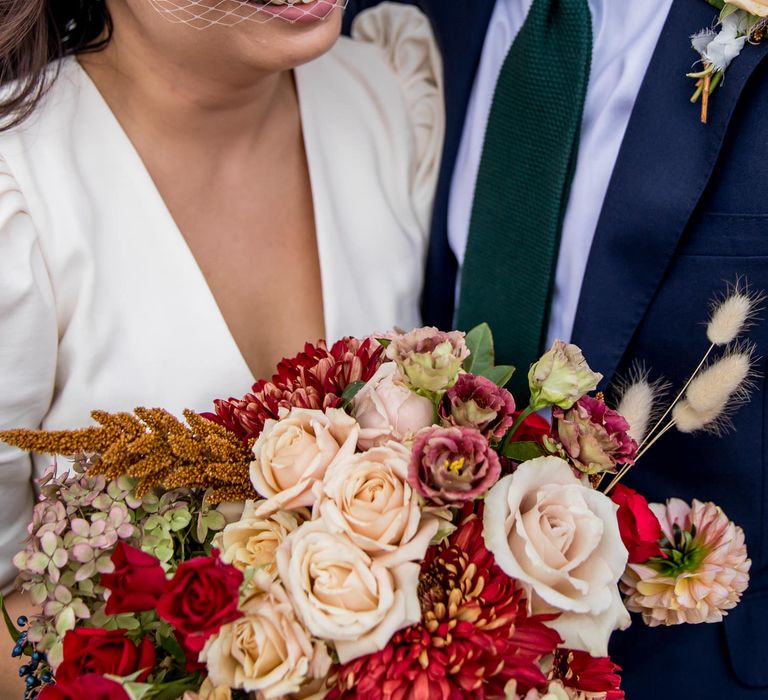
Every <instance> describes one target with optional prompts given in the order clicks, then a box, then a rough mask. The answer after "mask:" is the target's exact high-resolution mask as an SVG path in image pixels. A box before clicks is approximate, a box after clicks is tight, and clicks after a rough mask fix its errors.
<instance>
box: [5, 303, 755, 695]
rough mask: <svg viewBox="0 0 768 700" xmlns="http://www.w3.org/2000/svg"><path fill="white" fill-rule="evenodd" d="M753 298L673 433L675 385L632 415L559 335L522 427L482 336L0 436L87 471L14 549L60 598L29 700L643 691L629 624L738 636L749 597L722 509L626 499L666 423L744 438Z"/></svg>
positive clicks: (27, 650) (377, 344)
mask: <svg viewBox="0 0 768 700" xmlns="http://www.w3.org/2000/svg"><path fill="white" fill-rule="evenodd" d="M755 303H756V299H755V298H754V297H753V296H751V295H749V294H748V293H746V292H744V291H741V290H739V289H734V290H731V293H730V294H729V296H728V297H727V298H726V299H725V300H724V301H722V302H721V303H720V304H719V305H717V307H716V308H715V309H714V312H713V315H712V319H711V321H710V325H709V328H708V331H709V335H710V341H711V343H712V347H711V348H710V351H709V353H708V356H707V358H705V361H703V362H702V364H701V365H700V367H699V368H698V369H697V371H696V372H695V373H694V375H693V376H692V378H691V381H689V383H688V384H687V385H686V387H684V388H683V390H682V391H681V392H680V393H679V395H678V397H677V399H676V400H675V401H674V402H672V406H671V407H670V409H669V411H667V413H666V415H664V416H662V417H661V418H660V419H659V420H656V421H654V420H653V413H654V409H655V407H656V406H658V404H659V400H660V399H659V390H660V387H659V385H658V384H651V383H650V382H649V381H648V380H647V378H646V377H645V376H641V377H638V378H636V380H635V381H633V382H631V383H629V384H628V385H627V386H625V387H624V390H623V392H622V396H621V400H620V403H619V404H618V406H619V410H614V409H612V408H609V406H608V405H607V404H606V402H605V399H604V397H603V396H602V395H601V394H596V395H592V394H591V393H590V392H593V391H594V390H595V388H596V387H597V384H598V382H599V381H600V379H601V376H600V375H599V374H597V373H596V372H593V371H592V370H591V369H590V368H589V366H588V365H587V362H586V361H585V359H584V357H583V356H582V353H581V351H580V350H579V349H578V348H577V347H576V346H574V345H566V344H564V343H561V342H557V343H555V345H554V346H553V347H552V349H551V350H549V351H548V352H547V353H546V354H545V355H544V356H543V357H542V358H541V359H540V360H539V361H538V362H537V363H536V364H534V365H533V366H532V367H531V368H530V371H529V374H528V381H529V386H530V394H531V399H530V402H529V403H528V405H526V406H523V407H522V410H520V408H521V407H518V406H516V403H515V399H514V398H513V396H512V395H511V394H510V393H509V392H508V391H507V390H505V389H504V388H503V386H504V384H506V382H507V381H508V380H509V378H510V376H511V372H512V368H509V367H499V366H495V364H494V358H493V344H492V339H491V335H490V330H489V329H488V327H487V326H480V327H478V328H476V329H474V330H473V331H471V332H470V333H469V334H467V335H466V336H465V335H464V334H463V333H459V332H450V333H446V332H441V331H439V330H436V329H434V328H420V329H417V330H414V331H411V332H408V333H391V334H387V335H385V336H381V337H375V338H373V337H372V338H365V339H355V338H347V339H344V340H342V341H339V342H338V343H336V344H335V345H333V346H332V347H331V348H330V349H329V348H327V347H326V345H325V344H323V343H320V344H318V345H307V346H306V347H305V349H304V351H303V352H302V353H300V354H299V355H298V356H296V357H294V358H292V359H286V360H283V361H282V362H281V363H280V365H279V366H278V369H277V374H276V375H275V376H274V377H273V379H272V380H271V381H261V382H258V383H257V384H256V385H255V386H254V387H253V391H252V393H250V394H248V395H246V396H245V397H243V398H242V399H239V400H235V399H230V400H227V401H217V402H216V404H215V411H214V412H213V413H211V414H206V415H198V414H195V413H192V412H186V414H185V418H186V422H185V423H184V422H181V421H179V420H177V419H176V418H174V417H173V416H171V415H170V414H168V413H166V412H165V411H163V410H161V409H136V411H135V413H133V414H115V415H110V414H105V413H99V412H95V413H94V414H93V415H94V418H95V420H96V422H97V423H98V425H96V426H94V427H90V428H86V429H83V430H77V431H64V432H50V433H47V432H37V431H26V430H17V431H8V432H5V433H2V434H0V438H2V439H3V440H5V441H7V442H9V443H11V444H15V445H18V446H20V447H22V448H25V449H30V450H36V451H39V452H44V453H51V454H59V455H68V456H70V457H73V459H74V466H73V470H72V471H71V472H68V473H65V474H59V475H57V474H56V472H55V470H54V469H51V471H50V472H49V473H47V474H46V475H45V477H44V478H43V479H42V480H41V482H40V500H39V502H38V504H37V505H36V507H35V511H34V519H33V521H32V523H31V524H30V526H29V533H30V538H29V541H28V543H27V545H26V547H25V548H24V550H23V551H21V552H20V553H19V554H18V555H17V556H16V558H15V564H16V566H17V567H18V569H19V570H20V577H19V585H20V587H21V588H22V589H23V590H25V591H27V592H28V593H29V596H30V598H31V600H32V601H33V602H34V603H35V604H36V605H38V606H42V612H41V614H39V615H35V616H30V618H29V619H27V618H26V617H24V618H19V620H17V621H16V622H17V625H18V626H19V628H20V629H17V627H16V626H14V625H13V624H12V623H11V621H10V620H8V616H7V615H6V621H7V623H8V625H9V629H10V630H11V631H12V633H13V634H14V636H15V637H16V639H17V643H16V647H15V649H14V655H15V656H17V657H29V660H28V661H25V663H24V666H22V668H21V674H22V675H23V676H26V679H27V680H26V683H27V689H28V690H27V697H30V698H33V697H38V698H39V699H40V700H54V699H65V698H66V699H70V698H71V699H74V698H86V697H87V698H95V699H99V698H104V699H107V698H109V699H110V700H112V699H115V700H116V699H118V698H120V699H121V700H124V699H126V698H133V699H134V700H138V699H139V698H177V697H182V696H183V697H184V698H185V699H186V700H195V699H197V698H208V699H215V700H224V699H225V698H242V697H247V696H248V695H249V694H255V696H256V697H257V698H304V699H308V698H323V697H325V698H328V699H329V700H337V699H342V698H363V699H379V698H395V699H401V698H415V699H419V700H421V699H424V700H427V699H430V700H431V699H433V698H434V699H435V700H437V699H441V700H458V699H460V698H479V699H482V698H504V699H506V700H536V699H539V700H568V699H570V700H574V699H579V700H586V699H591V700H596V699H610V700H614V699H617V698H623V697H624V693H623V692H622V691H621V690H620V677H619V674H618V671H619V669H618V667H617V666H616V665H615V664H614V663H613V662H612V661H611V660H610V659H609V658H608V655H607V647H608V640H609V638H610V636H611V634H612V633H613V632H614V631H615V630H619V629H624V628H626V627H627V626H628V625H629V624H630V615H629V612H628V611H635V612H639V613H642V619H643V620H644V622H645V623H647V624H650V625H670V624H678V623H683V622H686V623H700V622H714V621H718V620H721V619H722V617H723V615H725V614H726V613H727V611H728V610H729V609H731V608H733V607H734V606H735V605H736V604H737V603H738V601H739V599H740V597H741V594H742V593H743V592H744V590H745V589H746V587H747V583H748V571H749V566H750V562H749V560H748V559H747V553H746V549H745V546H744V535H743V532H742V531H741V529H740V528H738V527H737V526H736V525H734V524H733V523H731V522H730V521H729V520H728V518H727V516H726V515H725V514H724V513H723V512H722V511H721V510H720V509H719V508H718V507H717V506H715V505H714V504H712V503H701V502H698V501H694V502H693V503H691V504H688V503H684V502H681V501H679V500H676V499H671V500H669V501H668V502H667V503H665V504H652V505H649V504H648V503H647V502H646V501H645V499H644V498H643V497H642V496H641V495H640V494H638V493H636V492H634V491H632V490H631V489H629V488H626V487H624V486H623V485H622V484H619V481H620V480H621V478H622V477H623V475H624V474H625V473H626V472H627V471H628V470H629V469H630V468H631V467H632V466H633V465H634V464H635V462H636V461H637V460H638V459H639V458H640V457H641V456H642V454H643V452H644V451H645V450H646V449H648V448H649V447H650V446H651V445H652V444H653V442H654V441H655V440H656V439H658V437H660V436H661V435H662V434H663V433H664V432H665V431H666V430H670V429H680V430H684V431H688V432H693V431H695V430H700V429H713V428H718V427H720V426H722V423H723V420H724V419H726V418H727V413H728V410H729V408H730V407H732V406H733V405H734V401H738V400H743V399H744V398H745V393H746V391H747V389H748V385H749V378H750V372H751V365H752V351H751V349H750V348H749V347H748V346H746V345H744V344H743V343H740V342H739V341H738V336H740V334H741V333H742V331H743V329H744V328H745V327H746V326H747V325H748V323H749V320H750V319H751V317H752V314H753V312H754V306H755ZM718 353H719V354H718ZM713 357H714V359H712V358H713ZM545 409H546V410H551V419H552V420H551V424H550V423H549V422H548V421H546V420H544V419H543V418H542V417H541V415H540V413H541V412H542V411H543V410H545ZM622 412H623V414H624V415H622ZM665 421H666V422H665Z"/></svg>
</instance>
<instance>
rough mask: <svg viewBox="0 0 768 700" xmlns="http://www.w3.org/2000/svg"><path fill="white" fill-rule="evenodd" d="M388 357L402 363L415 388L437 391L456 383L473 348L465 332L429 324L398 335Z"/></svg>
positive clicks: (426, 391) (433, 392) (422, 390)
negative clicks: (465, 340) (467, 341)
mask: <svg viewBox="0 0 768 700" xmlns="http://www.w3.org/2000/svg"><path fill="white" fill-rule="evenodd" d="M387 357H389V359H391V360H394V361H395V362H396V363H397V364H398V366H399V367H400V369H401V371H402V373H403V376H404V377H405V378H406V380H407V381H408V383H409V385H410V386H411V387H412V388H413V389H415V390H418V391H421V392H425V393H429V394H435V393H439V392H442V391H445V390H446V389H450V388H451V387H452V386H453V385H454V384H455V383H456V378H457V377H458V376H459V371H460V370H461V365H462V363H463V362H464V360H466V359H467V357H469V349H468V348H467V345H466V343H465V342H464V333H461V332H459V331H451V332H450V333H445V332H443V331H440V330H438V329H437V328H429V327H427V328H417V329H416V330H413V331H411V332H410V333H403V334H402V335H398V336H395V337H394V339H393V340H392V342H391V343H390V345H389V347H388V348H387Z"/></svg>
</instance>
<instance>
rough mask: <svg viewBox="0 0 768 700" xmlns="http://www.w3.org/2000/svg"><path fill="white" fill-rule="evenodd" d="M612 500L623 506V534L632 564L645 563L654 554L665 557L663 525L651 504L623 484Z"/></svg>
mask: <svg viewBox="0 0 768 700" xmlns="http://www.w3.org/2000/svg"><path fill="white" fill-rule="evenodd" d="M611 500H612V501H613V502H614V503H615V504H616V505H617V506H619V512H618V515H617V517H618V520H619V533H620V534H621V539H622V541H623V542H624V546H625V547H626V548H627V551H628V552H629V561H630V563H632V564H643V563H645V562H647V561H648V560H649V559H650V558H651V557H659V556H662V554H661V549H660V547H659V540H660V539H661V525H660V524H659V521H658V519H657V518H656V516H655V515H654V514H653V511H652V510H651V509H650V508H649V507H648V501H646V500H645V498H643V497H642V496H641V495H640V494H639V493H637V491H633V490H632V489H630V488H627V487H626V486H624V485H623V484H619V485H617V486H616V487H615V488H614V489H613V491H612V492H611Z"/></svg>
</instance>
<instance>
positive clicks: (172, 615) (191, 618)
mask: <svg viewBox="0 0 768 700" xmlns="http://www.w3.org/2000/svg"><path fill="white" fill-rule="evenodd" d="M242 582H243V574H242V572H241V571H239V570H238V569H236V568H235V567H234V566H230V565H229V564H225V563H224V562H222V561H221V560H220V559H219V553H218V552H217V551H216V550H214V551H213V552H212V555H211V556H210V557H197V558H195V559H190V560H189V561H185V562H184V563H182V564H181V565H180V566H179V568H178V569H176V573H175V574H174V577H173V579H171V581H169V582H168V584H167V586H166V589H165V593H163V595H162V596H161V598H160V600H159V601H158V603H157V613H158V615H160V617H162V618H163V619H164V620H166V621H167V622H170V623H171V624H172V625H173V626H174V627H175V628H176V632H177V636H178V639H179V642H180V643H181V644H182V645H183V646H184V647H185V649H186V650H187V651H188V652H189V654H191V655H192V657H193V658H194V660H197V655H198V654H199V653H200V651H201V650H202V648H203V646H204V644H205V640H206V639H207V638H208V637H210V636H211V635H212V634H215V633H216V632H218V630H219V628H220V627H221V626H222V625H225V624H227V623H228V622H232V621H234V620H236V619H237V618H238V617H240V616H241V613H240V611H239V610H238V608H237V605H238V602H239V598H240V585H241V584H242Z"/></svg>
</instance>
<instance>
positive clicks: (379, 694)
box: [328, 515, 560, 700]
mask: <svg viewBox="0 0 768 700" xmlns="http://www.w3.org/2000/svg"><path fill="white" fill-rule="evenodd" d="M419 594H420V597H421V608H422V621H421V623H419V624H417V625H414V626H412V627H409V628H407V629H405V630H402V631H400V632H398V633H397V634H395V636H394V637H393V638H392V639H391V640H390V642H389V644H388V645H387V646H386V647H385V648H384V649H382V651H380V652H377V653H375V654H370V655H368V656H364V657H361V658H359V659H355V660H354V661H352V662H350V663H348V664H346V665H345V666H342V667H341V668H340V669H339V670H338V673H337V679H336V685H335V687H334V688H333V689H332V690H331V692H330V693H329V695H328V700H348V699H349V700H351V698H359V699H361V700H381V699H384V698H387V700H389V699H390V698H391V699H392V700H402V699H403V698H418V700H465V699H466V700H469V699H470V698H471V699H472V700H484V699H485V698H491V697H504V686H505V685H506V684H507V683H508V682H509V681H510V680H513V679H514V680H515V681H517V687H518V688H519V689H520V690H522V691H523V692H526V691H527V690H528V689H530V688H533V687H540V686H541V685H542V684H544V683H546V678H545V676H544V675H543V674H542V672H541V669H540V667H539V661H540V659H541V658H542V657H543V656H545V655H547V654H551V653H553V652H554V650H555V647H556V646H557V644H558V643H559V641H560V638H559V636H558V634H557V633H556V632H554V631H553V630H551V629H549V628H548V627H546V626H545V625H544V624H543V622H542V620H543V619H544V618H541V617H538V618H533V617H528V614H527V609H526V601H525V598H524V597H523V593H522V591H521V590H520V589H519V588H518V587H517V585H516V582H515V581H514V580H513V579H511V578H509V577H508V576H507V575H506V574H505V573H504V572H503V571H502V570H501V569H499V567H498V566H497V565H496V563H495V561H494V559H493V555H492V554H491V553H490V552H489V551H488V550H487V549H486V548H485V546H484V544H483V526H482V520H481V519H480V518H478V517H477V516H474V515H472V516H470V517H469V518H468V519H467V520H465V521H464V522H463V523H462V525H461V526H460V527H459V529H458V530H456V532H454V533H453V535H451V537H450V538H449V539H448V542H447V543H443V544H442V545H440V546H439V547H433V548H431V549H430V550H429V552H428V553H427V558H426V560H425V562H424V564H423V566H422V573H421V580H420V584H419Z"/></svg>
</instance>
